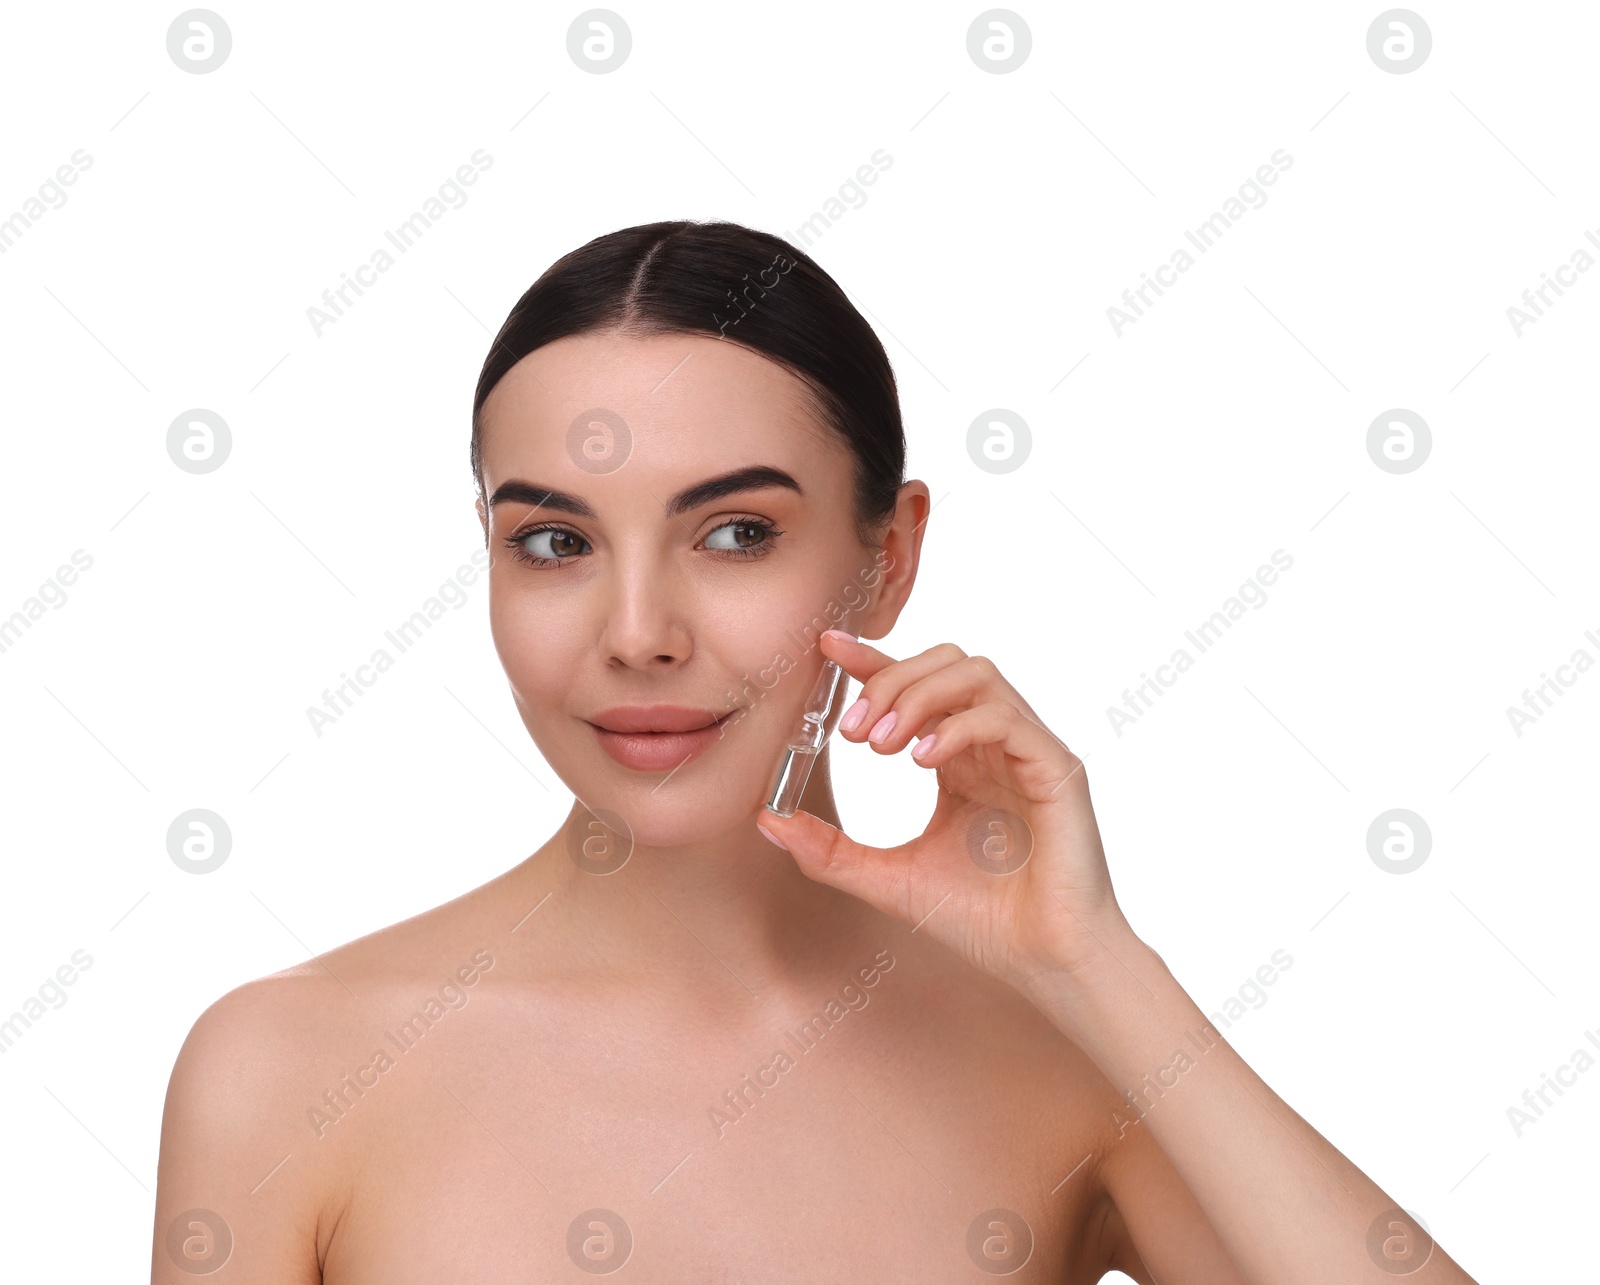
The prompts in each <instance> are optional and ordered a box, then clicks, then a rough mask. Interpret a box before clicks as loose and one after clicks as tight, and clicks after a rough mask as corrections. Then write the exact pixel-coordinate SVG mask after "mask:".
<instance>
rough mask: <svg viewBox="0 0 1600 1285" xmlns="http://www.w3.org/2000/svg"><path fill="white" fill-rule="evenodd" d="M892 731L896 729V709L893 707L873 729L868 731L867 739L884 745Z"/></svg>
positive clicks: (875, 743)
mask: <svg viewBox="0 0 1600 1285" xmlns="http://www.w3.org/2000/svg"><path fill="white" fill-rule="evenodd" d="M892 731H894V711H893V710H892V709H891V710H890V711H889V712H888V713H887V714H885V715H884V716H883V717H882V718H880V719H879V720H878V721H877V723H875V724H874V725H873V728H872V730H871V731H870V732H868V733H867V739H868V740H869V741H871V742H872V743H873V744H874V745H882V744H883V743H884V742H885V741H886V740H888V739H889V733H890V732H892Z"/></svg>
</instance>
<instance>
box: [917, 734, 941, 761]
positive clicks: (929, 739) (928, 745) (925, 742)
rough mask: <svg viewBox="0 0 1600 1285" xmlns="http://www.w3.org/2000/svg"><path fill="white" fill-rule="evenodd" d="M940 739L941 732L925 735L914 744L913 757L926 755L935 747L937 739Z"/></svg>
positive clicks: (918, 757)
mask: <svg viewBox="0 0 1600 1285" xmlns="http://www.w3.org/2000/svg"><path fill="white" fill-rule="evenodd" d="M938 739H939V733H937V732H933V733H930V734H929V735H927V736H924V737H923V738H922V739H921V740H920V741H918V742H917V743H916V744H915V745H914V746H912V748H911V757H912V758H914V759H920V758H922V757H923V756H924V755H926V754H927V753H928V751H930V750H931V749H933V743H934V742H935V741H937V740H938Z"/></svg>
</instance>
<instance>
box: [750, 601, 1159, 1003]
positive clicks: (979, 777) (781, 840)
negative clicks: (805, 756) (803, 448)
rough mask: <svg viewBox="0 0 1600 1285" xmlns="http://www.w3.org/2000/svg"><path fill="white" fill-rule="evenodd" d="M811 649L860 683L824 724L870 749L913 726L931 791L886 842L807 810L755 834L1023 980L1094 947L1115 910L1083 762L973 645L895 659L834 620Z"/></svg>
mask: <svg viewBox="0 0 1600 1285" xmlns="http://www.w3.org/2000/svg"><path fill="white" fill-rule="evenodd" d="M820 646H821V648H822V652H823V655H824V656H826V657H827V658H828V659H830V660H835V661H837V662H838V663H839V665H840V667H841V668H842V669H844V671H845V672H846V673H847V674H849V675H850V676H851V677H852V678H856V679H859V680H860V681H861V683H862V690H861V699H862V700H863V701H865V702H866V704H865V706H864V707H863V706H861V705H860V703H859V702H858V703H857V704H856V705H854V706H852V707H851V709H849V710H846V711H845V715H844V718H843V719H842V720H841V722H840V724H839V729H838V732H837V735H840V736H843V737H845V738H846V739H848V740H852V741H858V742H859V741H865V742H868V743H870V744H871V745H872V746H873V748H874V749H876V750H877V751H878V753H880V754H895V753H898V752H899V751H901V750H903V749H904V748H905V747H906V746H907V745H909V744H910V743H911V742H912V740H913V739H914V738H921V739H920V740H919V741H918V744H917V746H916V748H915V749H913V751H912V758H913V759H914V760H915V761H916V762H918V763H921V764H923V766H925V767H929V768H932V769H933V770H934V771H935V772H936V774H937V776H938V781H939V798H938V802H937V803H936V804H935V805H934V810H933V817H932V819H930V820H929V822H928V825H927V828H926V829H924V830H923V832H922V834H921V835H919V836H918V837H917V838H915V839H912V840H910V841H908V842H906V843H902V844H900V845H899V846H898V847H894V848H872V847H867V846H865V845H863V844H860V843H857V842H855V840H853V839H851V838H850V837H849V836H848V835H845V834H843V833H841V832H840V831H838V830H836V829H834V828H833V827H832V826H831V825H829V824H827V823H826V822H825V821H822V820H819V819H818V818H817V817H814V816H812V815H810V814H809V813H806V812H797V813H796V814H795V815H794V816H792V817H780V816H777V815H775V814H773V813H771V812H768V811H766V810H764V809H763V810H762V811H761V813H760V814H759V815H758V817H757V823H758V824H759V825H760V827H761V828H762V829H763V830H764V831H765V832H766V833H767V836H768V837H769V838H771V839H773V840H774V841H775V842H777V843H778V844H779V846H780V847H784V848H787V849H788V850H789V851H790V852H791V853H792V854H793V856H794V858H795V861H796V863H797V864H798V865H799V866H800V869H801V870H802V871H803V872H804V873H805V874H806V875H808V876H809V877H810V878H812V879H815V880H817V881H818V882H820V883H826V884H830V885H832V886H833V887H836V888H839V889H840V890H842V891H844V892H848V893H850V894H852V895H853V896H856V897H860V898H861V899H862V900H863V901H865V902H867V903H868V904H870V905H872V906H875V907H877V908H878V909H879V910H882V911H884V912H885V913H887V914H891V915H894V916H896V917H897V918H900V919H903V920H905V921H906V922H907V923H910V924H912V925H913V926H918V927H921V928H922V929H923V930H924V931H926V932H928V933H929V934H930V935H932V936H934V937H936V938H938V939H939V940H940V941H942V942H944V943H945V945H947V946H949V947H950V948H951V949H953V950H955V951H956V952H957V953H959V954H960V955H961V956H962V957H963V958H965V959H966V960H967V961H968V962H969V963H971V964H972V965H973V966H974V967H977V968H980V969H982V970H984V971H985V972H988V973H992V974H993V975H995V976H996V977H999V978H1001V979H1002V980H1004V981H1006V982H1009V983H1010V984H1012V985H1013V986H1015V987H1017V988H1018V989H1019V990H1022V991H1023V992H1024V993H1027V992H1028V991H1029V989H1030V987H1031V985H1032V984H1033V982H1034V981H1035V979H1037V978H1039V977H1041V976H1042V975H1044V974H1072V973H1074V972H1076V971H1077V970H1078V969H1079V968H1081V967H1083V966H1085V965H1088V964H1090V963H1091V962H1097V961H1100V960H1103V959H1104V958H1105V956H1106V953H1107V949H1108V948H1107V946H1106V945H1105V939H1106V936H1110V935H1115V934H1116V932H1117V931H1119V930H1120V931H1123V932H1126V931H1127V923H1126V920H1124V919H1123V918H1122V912H1121V909H1120V907H1118V905H1117V902H1116V897H1115V895H1114V894H1113V892H1112V888H1111V876H1110V873H1109V872H1108V871H1107V869H1106V858H1105V849H1104V848H1103V847H1102V846H1101V843H1100V830H1099V827H1098V826H1097V825H1096V823H1095V817H1094V809H1093V807H1092V806H1091V805H1090V802H1089V783H1088V781H1087V780H1086V779H1085V777H1084V771H1083V762H1082V760H1081V759H1079V758H1078V756H1077V755H1076V754H1074V753H1073V752H1072V751H1071V750H1070V749H1068V748H1067V747H1066V746H1065V745H1064V744H1062V743H1061V741H1060V740H1058V739H1057V738H1056V737H1055V736H1054V735H1053V734H1052V733H1051V732H1050V730H1049V729H1048V728H1046V727H1045V726H1044V724H1043V722H1041V721H1040V719H1039V716H1038V715H1037V714H1035V713H1034V712H1033V710H1031V709H1030V708H1029V707H1028V703H1027V702H1026V701H1024V700H1023V699H1022V697H1021V696H1019V695H1018V694H1017V692H1016V690H1015V689H1014V688H1013V687H1012V686H1011V684H1010V683H1008V682H1007V681H1006V680H1005V679H1004V678H1003V677H1002V676H1001V674H1000V672H999V671H998V670H997V669H996V668H995V666H994V664H993V663H992V662H991V661H989V660H987V659H986V658H984V657H982V656H968V655H967V654H966V653H965V652H963V651H962V650H961V649H960V648H959V647H956V646H955V645H953V644H951V643H942V644H940V645H939V646H937V647H932V648H929V649H928V650H927V651H925V652H923V653H922V654H921V655H919V656H912V657H910V658H908V659H906V660H893V659H891V658H890V657H888V656H886V655H884V654H883V653H882V652H881V651H879V650H878V649H877V648H875V647H873V646H871V645H869V644H867V643H864V642H861V641H859V640H857V639H855V638H852V637H850V636H849V635H848V634H844V633H840V632H838V631H837V630H829V631H827V632H826V633H824V634H823V635H822V636H821V642H820ZM852 714H854V715H855V717H854V719H853V720H852V718H851V716H852ZM846 723H849V726H846ZM1102 934H1103V935H1102Z"/></svg>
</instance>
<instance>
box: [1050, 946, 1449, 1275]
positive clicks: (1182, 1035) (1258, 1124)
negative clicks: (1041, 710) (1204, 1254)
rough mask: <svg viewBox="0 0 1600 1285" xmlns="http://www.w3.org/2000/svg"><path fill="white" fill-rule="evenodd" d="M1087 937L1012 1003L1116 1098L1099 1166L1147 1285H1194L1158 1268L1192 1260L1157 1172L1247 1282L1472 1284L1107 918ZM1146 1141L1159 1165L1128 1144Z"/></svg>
mask: <svg viewBox="0 0 1600 1285" xmlns="http://www.w3.org/2000/svg"><path fill="white" fill-rule="evenodd" d="M1093 934H1094V936H1095V937H1096V938H1098V939H1099V941H1100V942H1101V943H1102V946H1103V949H1102V951H1101V952H1100V953H1099V954H1098V955H1095V956H1090V957H1089V958H1087V959H1085V958H1078V959H1076V960H1074V962H1073V963H1072V965H1071V966H1070V968H1068V969H1066V970H1064V971H1061V972H1050V971H1046V972H1041V973H1039V974H1037V975H1036V976H1035V977H1034V978H1033V981H1032V983H1031V986H1030V988H1029V989H1028V990H1027V991H1026V992H1025V993H1027V994H1028V996H1029V998H1030V999H1032V1000H1033V1002H1034V1003H1035V1004H1036V1005H1037V1006H1038V1007H1039V1008H1040V1009H1041V1010H1042V1011H1043V1012H1044V1013H1045V1015H1046V1016H1048V1017H1049V1018H1050V1020H1051V1021H1052V1022H1054V1023H1055V1024H1056V1026H1057V1027H1059V1028H1060V1029H1061V1031H1062V1032H1063V1033H1064V1034H1066V1035H1067V1036H1068V1037H1069V1038H1070V1039H1072V1040H1073V1041H1074V1042H1075V1043H1077V1044H1078V1045H1079V1046H1080V1047H1081V1048H1083V1050H1084V1051H1085V1052H1086V1053H1088V1054H1089V1056H1090V1057H1091V1058H1093V1059H1094V1061H1095V1063H1096V1064H1097V1065H1098V1066H1099V1067H1100V1069H1101V1071H1102V1072H1103V1073H1104V1074H1105V1075H1106V1077H1107V1078H1108V1079H1110V1081H1111V1083H1112V1084H1113V1085H1114V1086H1116V1088H1117V1089H1118V1090H1119V1091H1121V1092H1122V1093H1123V1094H1124V1096H1125V1097H1126V1098H1127V1099H1128V1100H1129V1101H1128V1106H1127V1109H1126V1111H1123V1112H1120V1113H1119V1121H1118V1127H1119V1137H1120V1138H1121V1139H1123V1141H1120V1142H1118V1143H1116V1144H1114V1145H1113V1149H1112V1151H1111V1153H1110V1154H1109V1155H1108V1156H1107V1158H1106V1161H1105V1163H1104V1165H1103V1168H1104V1170H1105V1172H1106V1175H1107V1185H1108V1187H1109V1188H1110V1189H1111V1192H1112V1195H1113V1198H1114V1199H1115V1200H1116V1203H1117V1207H1118V1209H1119V1210H1120V1212H1121V1213H1122V1216H1123V1219H1124V1221H1125V1222H1126V1224H1127V1226H1128V1230H1129V1232H1130V1233H1131V1235H1132V1239H1133V1241H1134V1244H1135V1247H1136V1248H1137V1250H1138V1252H1139V1254H1140V1256H1141V1257H1142V1258H1143V1259H1144V1261H1145V1263H1146V1264H1147V1265H1148V1266H1150V1267H1151V1268H1152V1269H1154V1272H1155V1276H1156V1278H1157V1279H1159V1280H1161V1281H1163V1282H1167V1281H1173V1282H1178V1281H1184V1280H1195V1279H1198V1278H1197V1277H1193V1276H1189V1277H1185V1276H1183V1275H1176V1274H1175V1275H1171V1276H1169V1275H1167V1274H1165V1273H1163V1272H1162V1271H1161V1270H1160V1269H1161V1267H1162V1265H1163V1264H1172V1265H1173V1266H1174V1267H1175V1268H1177V1270H1178V1271H1180V1272H1181V1271H1186V1270H1187V1269H1188V1266H1189V1264H1190V1262H1191V1260H1190V1259H1189V1258H1188V1256H1187V1252H1186V1251H1187V1248H1188V1236H1189V1233H1188V1231H1187V1230H1186V1229H1185V1227H1184V1225H1183V1223H1182V1222H1181V1221H1179V1220H1176V1219H1173V1218H1170V1217H1168V1216H1166V1209H1165V1204H1166V1203H1167V1201H1168V1200H1169V1199H1170V1197H1169V1196H1166V1195H1163V1194H1162V1188H1161V1185H1160V1178H1161V1176H1162V1175H1161V1173H1160V1172H1159V1171H1161V1170H1165V1169H1167V1168H1168V1167H1169V1165H1170V1168H1171V1169H1173V1170H1176V1173H1177V1175H1178V1176H1179V1177H1181V1178H1182V1180H1183V1182H1184V1184H1185V1186H1186V1187H1187V1188H1188V1192H1189V1193H1191V1194H1192V1196H1193V1198H1194V1200H1195V1201H1196V1202H1197V1203H1198V1204H1199V1206H1200V1209H1201V1210H1202V1211H1203V1212H1204V1214H1205V1217H1206V1219H1207V1220H1208V1221H1209V1222H1210V1224H1211V1227H1212V1229H1213V1230H1214V1231H1215V1233H1216V1235H1217V1238H1218V1239H1219V1240H1220V1241H1221V1242H1222V1245H1223V1247H1224V1248H1225V1249H1226V1250H1227V1252H1228V1255H1229V1257H1230V1258H1231V1259H1232V1260H1233V1262H1234V1263H1235V1264H1236V1265H1237V1267H1238V1269H1239V1271H1240V1272H1241V1273H1242V1276H1241V1277H1240V1279H1243V1280H1245V1281H1248V1282H1251V1283H1252V1285H1254V1283H1256V1282H1267V1281H1273V1282H1280V1281H1294V1282H1295V1283H1296V1285H1335V1283H1338V1285H1349V1283H1350V1282H1357V1281H1371V1282H1374V1283H1377V1282H1390V1283H1391V1285H1392V1282H1393V1281H1394V1279H1395V1277H1396V1276H1405V1277H1407V1278H1408V1279H1410V1280H1413V1281H1415V1282H1417V1285H1445V1283H1447V1282H1448V1283H1449V1285H1463V1283H1465V1285H1471V1281H1472V1278H1471V1277H1470V1276H1468V1275H1467V1273H1466V1272H1465V1271H1463V1270H1462V1269H1461V1267H1460V1266H1458V1265H1457V1264H1456V1262H1455V1260H1453V1259H1452V1258H1451V1257H1450V1256H1449V1255H1448V1254H1446V1253H1445V1252H1444V1250H1443V1249H1442V1248H1440V1247H1439V1246H1438V1245H1436V1244H1434V1243H1433V1241H1432V1240H1431V1239H1430V1238H1429V1236H1428V1234H1427V1232H1425V1231H1423V1230H1422V1228H1421V1227H1419V1226H1418V1225H1417V1224H1416V1223H1415V1221H1414V1220H1413V1219H1411V1218H1410V1217H1409V1216H1408V1215H1407V1214H1405V1213H1404V1212H1403V1211H1402V1210H1400V1209H1398V1208H1396V1202H1395V1201H1394V1200H1393V1199H1391V1198H1390V1197H1389V1196H1388V1195H1387V1194H1386V1193H1385V1192H1384V1191H1383V1190H1382V1189H1381V1188H1380V1187H1379V1186H1378V1185H1377V1184H1376V1183H1374V1182H1373V1181H1372V1179H1370V1178H1368V1177H1367V1175H1366V1174H1364V1173H1363V1172H1362V1171H1361V1170H1360V1169H1359V1168H1357V1167H1356V1166H1355V1165H1354V1164H1352V1163H1351V1162H1350V1160H1348V1159H1347V1158H1346V1157H1345V1156H1344V1155H1343V1154H1341V1153H1340V1152H1339V1150H1338V1149H1337V1148H1336V1147H1334V1146H1333V1144H1332V1143H1330V1142H1329V1141H1328V1140H1327V1139H1326V1138H1324V1137H1323V1136H1322V1135H1321V1134H1320V1133H1318V1132H1317V1131H1316V1130H1315V1129H1313V1128H1312V1127H1311V1126H1310V1125H1309V1124H1307V1123H1306V1121H1305V1120H1304V1119H1303V1118H1302V1117H1301V1116H1300V1115H1298V1114H1297V1113H1296V1112H1295V1111H1294V1109H1293V1108H1291V1107H1290V1106H1289V1105H1288V1104H1287V1103H1286V1102H1284V1100H1283V1099H1282V1098H1280V1097H1279V1096H1278V1095H1277V1094H1276V1093H1274V1092H1273V1091H1272V1089H1271V1087H1270V1086H1269V1085H1268V1084H1267V1083H1266V1082H1265V1081H1264V1080H1262V1078H1261V1077H1260V1076H1259V1075H1257V1074H1256V1073H1255V1072H1254V1071H1253V1070H1251V1069H1250V1066H1249V1064H1248V1063H1246V1062H1245V1060H1244V1059H1243V1058H1242V1057H1240V1056H1239V1054H1238V1053H1237V1052H1236V1051H1235V1050H1234V1049H1233V1047H1232V1046H1231V1045H1230V1044H1228V1042H1227V1041H1226V1040H1224V1039H1223V1038H1222V1037H1221V1036H1220V1035H1219V1034H1218V1033H1217V1030H1216V1027H1215V1026H1214V1025H1212V1023H1211V1021H1210V1019H1209V1018H1207V1017H1206V1015H1205V1014H1204V1013H1203V1012H1202V1011H1201V1010H1200V1008H1199V1007H1198V1006H1197V1005H1196V1004H1195V1002H1194V1001H1193V1000H1192V999H1191V998H1190V997H1189V995H1188V993H1187V992H1186V991H1185V990H1184V989H1183V987H1182V986H1181V985H1179V984H1178V982H1177V980H1176V979H1175V978H1174V977H1173V976H1172V974H1171V972H1169V971H1168V969H1167V966H1166V964H1165V963H1164V962H1163V961H1162V959H1161V957H1160V956H1159V955H1157V954H1156V952H1155V951H1153V950H1151V949H1150V948H1149V946H1147V945H1146V944H1145V943H1144V942H1143V941H1141V940H1140V939H1139V938H1138V936H1137V935H1136V934H1135V933H1134V932H1133V930H1132V929H1131V928H1130V927H1129V926H1128V924H1127V922H1126V920H1124V919H1122V917H1121V916H1120V914H1118V915H1113V916H1110V917H1108V918H1107V919H1105V920H1103V921H1101V922H1099V923H1096V924H1095V925H1093ZM1145 1130H1147V1131H1148V1134H1149V1137H1150V1138H1152V1139H1154V1141H1155V1143H1157V1144H1159V1153H1160V1154H1159V1155H1157V1154H1156V1148H1155V1147H1151V1146H1143V1147H1140V1146H1138V1145H1137V1143H1138V1138H1139V1132H1140V1131H1145ZM1122 1148H1126V1149H1127V1155H1128V1157H1129V1158H1130V1163H1129V1164H1127V1165H1126V1166H1122V1165H1121V1164H1120V1160H1121V1158H1120V1157H1119V1155H1118V1151H1119V1149H1122ZM1179 1264H1182V1265H1183V1266H1182V1267H1178V1265H1179ZM1207 1279H1216V1280H1232V1279H1235V1278H1233V1277H1230V1276H1221V1277H1215V1278H1207Z"/></svg>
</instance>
